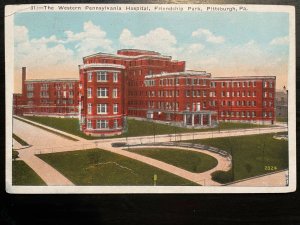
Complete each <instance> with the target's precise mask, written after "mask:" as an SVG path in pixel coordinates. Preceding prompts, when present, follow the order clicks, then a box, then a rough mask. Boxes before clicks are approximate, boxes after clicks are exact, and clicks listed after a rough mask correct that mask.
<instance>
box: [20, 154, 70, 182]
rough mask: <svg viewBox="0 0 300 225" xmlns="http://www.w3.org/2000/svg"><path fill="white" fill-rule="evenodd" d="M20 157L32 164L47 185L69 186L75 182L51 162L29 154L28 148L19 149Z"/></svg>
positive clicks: (29, 164)
mask: <svg viewBox="0 0 300 225" xmlns="http://www.w3.org/2000/svg"><path fill="white" fill-rule="evenodd" d="M19 157H20V159H21V160H23V161H24V162H25V163H26V164H27V165H28V166H30V167H31V168H32V169H33V170H34V171H35V172H36V173H37V174H38V175H39V176H40V177H41V178H42V180H43V181H45V183H46V184H47V185H50V186H68V185H73V183H72V182H71V181H70V180H68V179H67V178H66V177H64V176H63V175H62V174H61V173H60V172H58V171H57V170H56V169H54V168H53V167H52V166H50V165H49V164H47V163H45V162H44V161H43V160H41V159H40V158H38V157H37V156H35V155H33V154H27V153H26V150H24V151H22V150H21V151H19Z"/></svg>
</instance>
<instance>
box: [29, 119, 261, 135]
mask: <svg viewBox="0 0 300 225" xmlns="http://www.w3.org/2000/svg"><path fill="white" fill-rule="evenodd" d="M24 118H26V119H28V120H31V121H34V122H37V123H40V124H43V125H46V126H49V127H53V128H55V129H58V130H61V131H64V132H67V133H70V134H73V135H76V136H79V137H82V138H86V139H89V140H92V139H101V137H91V136H88V135H85V134H84V133H83V132H81V131H80V129H79V123H78V119H77V118H53V117H38V116H26V117H24ZM127 121H128V131H127V132H126V133H124V134H122V135H118V136H114V137H126V136H127V137H136V136H147V135H154V134H155V135H159V134H174V133H175V132H176V133H187V132H199V131H203V132H204V131H213V130H216V131H219V130H232V129H246V128H256V127H265V126H267V125H256V124H248V123H230V122H221V123H220V125H219V127H216V128H204V129H194V130H193V129H189V128H182V127H174V126H170V125H165V124H158V123H153V122H151V121H139V120H135V119H128V120H127Z"/></svg>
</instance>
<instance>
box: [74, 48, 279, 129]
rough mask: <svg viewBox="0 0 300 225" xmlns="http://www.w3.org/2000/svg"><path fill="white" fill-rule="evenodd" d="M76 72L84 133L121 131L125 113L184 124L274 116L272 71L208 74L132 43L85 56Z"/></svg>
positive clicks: (270, 120) (261, 119) (260, 120)
mask: <svg viewBox="0 0 300 225" xmlns="http://www.w3.org/2000/svg"><path fill="white" fill-rule="evenodd" d="M79 73H80V84H79V89H80V90H79V92H80V95H79V114H80V127H81V129H82V131H83V132H84V133H86V134H91V135H115V134H120V133H122V132H123V131H124V130H125V129H126V117H127V116H133V117H141V118H147V119H151V120H157V121H166V122H170V123H172V124H174V125H176V126H184V127H189V126H191V127H195V126H199V127H203V126H216V125H217V124H218V122H219V121H238V122H253V123H273V122H274V118H275V111H274V99H275V86H276V77H275V76H249V77H219V78H218V77H212V76H211V74H209V73H207V72H205V71H188V70H185V62H184V61H176V60H172V58H171V57H170V56H163V55H161V54H160V53H158V52H154V51H145V50H136V49H123V50H119V51H118V52H117V54H106V53H97V54H94V55H90V56H86V57H84V58H83V64H82V65H80V66H79Z"/></svg>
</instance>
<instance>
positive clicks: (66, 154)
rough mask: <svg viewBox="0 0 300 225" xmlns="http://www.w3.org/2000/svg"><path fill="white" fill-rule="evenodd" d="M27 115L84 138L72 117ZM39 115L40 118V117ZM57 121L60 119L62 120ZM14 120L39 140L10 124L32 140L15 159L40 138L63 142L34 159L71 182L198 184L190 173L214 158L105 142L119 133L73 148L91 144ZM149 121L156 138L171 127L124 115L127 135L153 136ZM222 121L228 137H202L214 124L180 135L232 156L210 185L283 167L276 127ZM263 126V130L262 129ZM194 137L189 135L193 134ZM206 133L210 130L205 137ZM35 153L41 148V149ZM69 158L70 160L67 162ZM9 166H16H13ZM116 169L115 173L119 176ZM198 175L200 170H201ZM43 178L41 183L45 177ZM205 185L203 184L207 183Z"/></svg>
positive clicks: (209, 165) (211, 163) (284, 148)
mask: <svg viewBox="0 0 300 225" xmlns="http://www.w3.org/2000/svg"><path fill="white" fill-rule="evenodd" d="M33 118H34V120H35V121H34V122H39V123H40V124H41V125H47V126H46V127H48V128H51V127H52V128H53V129H54V130H55V132H57V133H60V132H61V130H63V129H64V130H63V131H64V132H66V133H68V131H70V133H71V134H73V135H75V134H77V135H78V136H79V137H81V138H82V137H84V136H82V134H80V135H79V134H78V130H77V129H78V127H75V122H74V119H58V118H42V117H32V118H31V121H32V120H33ZM39 120H42V122H41V121H39ZM14 121H16V119H14ZM18 121H19V120H18ZM45 121H46V122H45ZM62 121H66V122H65V123H62ZM20 124H22V126H27V127H26V128H25V130H26V129H33V130H36V131H37V134H39V135H40V136H39V137H40V139H43V140H39V141H38V142H35V141H34V139H32V138H31V139H30V136H28V134H25V133H26V132H24V130H23V132H22V131H20V130H19V133H18V129H20V128H16V131H17V132H15V130H14V133H15V135H17V136H18V137H19V138H20V139H22V140H23V141H24V142H26V143H27V142H28V143H29V144H33V146H32V147H31V148H29V149H27V150H24V149H23V150H19V152H20V153H21V158H22V155H23V156H24V157H25V158H26V154H28V155H29V152H30V154H33V155H36V154H37V152H36V149H41V148H45V145H44V146H43V145H42V143H43V142H45V141H46V140H49V143H53V144H52V146H55V144H56V143H57V146H63V145H65V146H66V147H65V148H64V149H61V150H59V151H61V152H56V153H51V154H50V153H49V152H46V153H47V154H39V155H38V157H36V158H39V160H40V161H42V162H44V163H46V164H47V165H49V166H51V167H53V168H54V169H55V170H56V171H58V173H60V174H62V175H63V176H66V177H67V178H68V179H69V180H70V181H71V182H72V183H73V184H75V185H78V184H80V185H153V184H154V175H156V176H157V177H158V179H157V185H197V184H198V185H203V184H202V183H201V182H197V181H198V180H199V176H198V177H197V178H196V177H195V176H191V175H193V174H201V172H204V171H205V170H209V169H211V168H212V167H214V165H215V161H214V158H212V159H211V158H210V157H208V156H207V154H203V153H195V152H190V151H179V150H175V151H174V149H173V150H166V149H160V148H159V147H157V148H156V149H153V148H148V147H147V148H145V147H143V148H142V151H140V150H141V149H140V150H138V149H131V148H130V149H129V151H124V150H120V149H113V148H112V147H111V143H112V142H117V141H124V138H123V136H121V137H120V136H119V137H115V138H112V139H105V140H103V141H102V142H103V145H102V144H101V143H102V142H98V143H96V144H95V145H94V146H92V148H90V149H89V148H85V149H78V148H79V147H78V146H79V145H80V144H81V143H84V144H88V145H91V143H94V141H93V140H90V141H89V140H86V141H82V140H83V139H80V140H79V141H77V142H74V140H72V139H66V138H65V137H64V136H58V135H56V134H55V132H54V133H53V132H51V133H50V132H49V131H47V130H45V129H41V127H37V126H33V125H32V124H28V123H26V125H24V124H25V123H21V121H19V125H20ZM62 124H63V125H62ZM72 124H73V125H72ZM50 125H51V126H50ZM154 126H156V127H155V128H156V129H155V132H156V133H155V134H156V135H157V137H160V136H161V140H164V138H165V137H164V135H162V134H167V133H170V132H174V127H172V126H168V125H162V124H155V125H154V124H153V123H151V122H148V121H136V120H129V121H128V134H127V136H128V137H130V136H132V137H134V136H135V135H137V130H135V127H137V129H138V130H140V132H142V136H143V135H151V134H152V135H153V127H154ZM222 126H223V127H221V128H220V129H221V130H222V129H223V130H224V129H225V128H226V127H227V128H226V130H228V132H226V134H228V135H229V137H219V138H218V137H217V135H216V134H214V136H213V138H204V137H205V136H206V134H207V133H209V132H207V131H216V133H218V132H217V131H218V130H219V128H212V129H201V132H199V130H197V131H196V129H195V130H194V131H193V130H192V129H188V132H197V133H201V135H202V136H203V138H202V136H200V137H201V138H200V139H197V138H196V139H193V140H192V137H191V136H192V135H189V136H187V137H186V139H187V140H185V141H189V142H194V143H201V144H206V145H210V146H214V147H217V148H220V149H223V150H225V151H227V152H229V153H230V154H231V155H232V156H233V168H232V169H230V170H229V171H226V170H223V171H218V170H217V171H213V172H212V180H211V184H214V185H217V184H218V183H219V184H223V183H228V182H232V181H236V180H240V179H244V178H249V177H252V176H256V175H261V174H266V173H269V172H274V170H281V169H286V168H287V167H288V164H287V159H288V154H287V152H288V148H287V142H286V141H280V140H274V139H273V138H272V135H273V134H272V133H273V132H274V130H275V131H276V129H274V128H272V127H269V128H268V127H265V126H264V127H261V126H258V125H253V124H240V125H239V124H231V123H223V125H222ZM234 126H235V127H234ZM141 127H142V129H141ZM145 127H148V128H149V129H148V130H147V129H145ZM160 128H161V129H160ZM270 128H271V129H270ZM176 129H178V130H177V132H187V130H186V129H185V128H181V129H182V130H181V131H180V130H179V128H176ZM235 129H240V130H243V129H247V130H249V129H250V130H251V132H252V133H253V131H254V130H257V131H258V132H260V131H259V130H260V129H262V130H263V129H265V132H268V133H269V134H268V133H261V134H258V135H247V134H248V133H251V132H250V131H242V132H244V134H239V135H245V136H238V137H233V135H235V134H236V131H234V130H235ZM266 129H269V130H268V131H267V130H266ZM145 130H146V131H145ZM226 130H225V131H226ZM277 130H278V131H282V130H284V129H281V128H280V129H279V128H277ZM71 131H72V132H71ZM43 132H44V133H43ZM76 132H77V133H76ZM188 132H187V133H188ZM242 132H241V133H242ZM256 133H257V132H256ZM26 135H27V136H26ZM220 135H221V133H220ZM45 136H46V137H45ZM198 136H199V135H198ZM198 136H197V135H195V137H198ZM210 136H211V134H210V135H209V136H208V137H210ZM72 137H74V136H72ZM87 137H89V136H87ZM28 138H29V139H30V140H29V139H28ZM85 138H86V137H85ZM89 138H90V137H89ZM145 138H146V137H145ZM133 140H134V139H133ZM31 142H33V143H31ZM74 143H76V145H77V146H76V147H73V148H72V147H71V145H74ZM74 146H75V145H74ZM94 147H96V148H97V149H96V148H94ZM99 147H100V148H102V147H103V149H98V148H99ZM87 149H88V150H87ZM74 150H78V151H74ZM82 150H84V151H82ZM108 150H109V151H108ZM26 151H27V152H26ZM56 151H57V150H56ZM125 152H128V153H125ZM40 153H44V152H43V151H42V152H40ZM122 154H123V155H122ZM201 154H202V155H201ZM28 155H27V156H28ZM92 156H93V157H92ZM29 158H30V157H27V158H26V160H28V159H29ZM26 160H25V161H26ZM193 160H194V161H193ZM197 160H198V161H197ZM70 161H71V162H76V163H70ZM199 161H200V162H205V163H204V164H203V165H200V166H199V164H198V166H196V165H197V163H199ZM16 162H19V161H16ZM20 162H21V161H20ZM27 162H29V161H27ZM151 163H152V164H151ZM29 164H30V162H29ZM164 166H166V167H164ZM160 167H161V168H163V169H161V168H160ZM29 168H30V166H29ZM174 168H175V169H176V170H177V171H175V172H174ZM227 170H228V169H227ZM15 171H18V169H17V170H15ZM112 171H113V172H112ZM36 172H37V173H36V174H39V172H40V171H36ZM14 174H15V175H14V176H15V177H16V178H17V177H18V175H16V173H14ZM117 174H118V175H120V176H119V178H118V175H117ZM202 174H203V175H204V174H205V173H202ZM39 175H41V174H39ZM41 176H42V175H41ZM186 178H187V179H186ZM207 179H208V178H207ZM28 180H30V179H28ZM215 182H216V183H215ZM45 183H46V184H47V182H45ZM14 184H15V185H22V182H16V181H15V182H14ZM39 184H40V183H39V182H38V181H36V182H34V181H32V185H39ZM206 184H209V182H208V183H206ZM25 185H27V184H25Z"/></svg>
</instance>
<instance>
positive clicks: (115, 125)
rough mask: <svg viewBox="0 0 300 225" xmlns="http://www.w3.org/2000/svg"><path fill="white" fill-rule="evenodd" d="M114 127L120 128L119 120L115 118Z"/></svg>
mask: <svg viewBox="0 0 300 225" xmlns="http://www.w3.org/2000/svg"><path fill="white" fill-rule="evenodd" d="M114 128H118V120H114Z"/></svg>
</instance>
